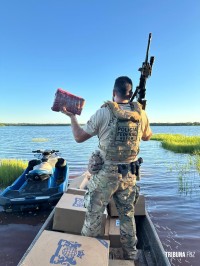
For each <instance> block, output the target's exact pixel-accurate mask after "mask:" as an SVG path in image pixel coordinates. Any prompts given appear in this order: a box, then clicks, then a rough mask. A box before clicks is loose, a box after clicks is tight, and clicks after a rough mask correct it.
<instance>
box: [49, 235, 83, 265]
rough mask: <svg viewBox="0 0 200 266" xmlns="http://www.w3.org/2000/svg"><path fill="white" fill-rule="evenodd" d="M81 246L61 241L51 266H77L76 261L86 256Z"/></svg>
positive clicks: (52, 258) (51, 260)
mask: <svg viewBox="0 0 200 266" xmlns="http://www.w3.org/2000/svg"><path fill="white" fill-rule="evenodd" d="M80 247H81V244H79V243H77V242H74V241H67V240H63V239H61V240H60V241H59V242H58V247H57V249H56V252H55V254H54V255H53V256H52V257H51V259H50V263H51V264H60V265H76V264H77V261H76V259H77V258H79V259H82V257H83V256H84V255H85V254H84V250H82V249H80Z"/></svg>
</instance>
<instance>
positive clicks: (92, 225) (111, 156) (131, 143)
mask: <svg viewBox="0 0 200 266" xmlns="http://www.w3.org/2000/svg"><path fill="white" fill-rule="evenodd" d="M132 94H133V92H132V81H131V79H129V78H128V77H126V76H122V77H119V78H117V79H116V80H115V84H114V89H113V101H112V102H111V101H108V102H106V103H105V104H104V105H103V106H102V107H101V108H100V109H99V110H97V111H96V113H95V114H94V115H93V116H92V117H91V118H90V120H89V121H88V122H87V124H86V125H85V126H84V127H83V128H81V127H80V126H79V124H78V122H77V120H76V117H75V115H73V114H72V113H69V112H68V111H67V110H66V108H64V107H63V110H62V112H63V113H65V114H67V115H68V116H69V117H70V118H71V124H72V131H73V135H74V138H75V140H76V141H77V142H83V141H85V140H87V139H89V138H91V137H92V136H95V135H97V136H98V138H99V150H98V151H95V152H94V153H93V154H92V157H91V159H90V161H89V171H90V172H91V173H92V178H91V179H90V181H89V184H88V191H87V192H86V195H85V207H86V208H87V212H86V217H85V222H84V225H83V229H82V235H85V236H91V237H96V236H98V235H100V232H101V221H102V214H103V212H104V210H105V208H106V206H107V204H108V203H109V201H110V198H111V196H113V199H114V201H115V204H116V207H117V210H118V213H119V219H120V235H121V243H122V248H123V251H124V258H125V259H129V260H134V259H136V258H137V249H136V244H137V237H136V227H135V219H134V206H135V203H136V201H137V199H138V196H139V189H138V187H137V186H136V173H135V170H134V169H135V168H134V165H135V162H136V161H137V154H138V152H139V143H140V140H141V139H142V140H144V141H146V140H149V139H150V138H151V135H152V132H151V129H150V126H149V121H148V118H147V115H146V113H145V111H144V110H142V107H141V105H140V104H139V103H138V102H134V103H130V101H129V100H130V98H131V96H132Z"/></svg>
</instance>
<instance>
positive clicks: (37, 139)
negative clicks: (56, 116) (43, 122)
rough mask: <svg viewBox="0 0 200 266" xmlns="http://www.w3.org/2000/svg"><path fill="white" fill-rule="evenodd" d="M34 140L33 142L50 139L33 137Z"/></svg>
mask: <svg viewBox="0 0 200 266" xmlns="http://www.w3.org/2000/svg"><path fill="white" fill-rule="evenodd" d="M32 141H33V142H47V141H49V139H45V138H33V139H32Z"/></svg>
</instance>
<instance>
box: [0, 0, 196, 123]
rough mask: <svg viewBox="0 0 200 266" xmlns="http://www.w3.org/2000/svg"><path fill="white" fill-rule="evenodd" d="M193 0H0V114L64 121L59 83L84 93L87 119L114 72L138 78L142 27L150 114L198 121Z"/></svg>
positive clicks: (5, 118) (107, 95)
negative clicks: (57, 98)
mask: <svg viewBox="0 0 200 266" xmlns="http://www.w3.org/2000/svg"><path fill="white" fill-rule="evenodd" d="M199 29H200V1H199V0H191V1H189V0H187V1H186V0H168V1H165V0H164V1H157V0H155V1H154V0H152V1H149V0H101V1H97V0H17V1H16V0H0V36H1V42H0V90H1V93H0V122H4V123H11V122H12V123H18V122H27V123H65V122H67V123H68V122H69V121H70V120H69V118H68V117H66V116H64V115H63V114H62V113H56V112H53V111H51V106H52V103H53V100H54V94H55V92H56V90H57V88H63V89H65V90H68V91H70V92H71V93H73V94H75V95H78V96H82V97H83V98H85V100H86V104H85V107H84V110H83V112H82V115H81V116H80V117H78V120H79V121H80V122H86V121H87V120H88V119H89V117H90V116H91V115H92V114H93V113H94V112H95V110H96V109H98V108H99V107H100V106H101V105H102V103H103V102H104V101H105V100H110V99H111V96H112V88H113V84H114V80H115V78H117V77H118V76H121V75H127V76H129V77H130V78H132V80H133V83H134V89H135V87H136V86H137V85H138V83H139V77H140V72H138V68H139V67H141V65H142V62H143V61H144V59H145V52H146V46H147V41H148V35H149V33H150V32H152V42H151V48H150V56H151V55H153V56H155V63H154V67H153V73H152V77H151V78H150V79H149V80H148V81H147V93H146V98H147V100H148V102H147V109H146V110H147V113H148V116H149V119H150V121H151V122H189V121H190V122H195V121H196V122H200V107H199V106H200V104H199V101H200V65H199V62H200V30H199Z"/></svg>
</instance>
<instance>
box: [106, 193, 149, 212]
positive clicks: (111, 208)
mask: <svg viewBox="0 0 200 266" xmlns="http://www.w3.org/2000/svg"><path fill="white" fill-rule="evenodd" d="M108 213H109V215H110V216H111V217H118V216H119V215H118V212H117V208H116V205H115V202H114V199H113V198H111V200H110V202H109V204H108ZM137 215H145V198H144V195H140V196H139V199H138V202H137V203H136V205H135V216H137Z"/></svg>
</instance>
